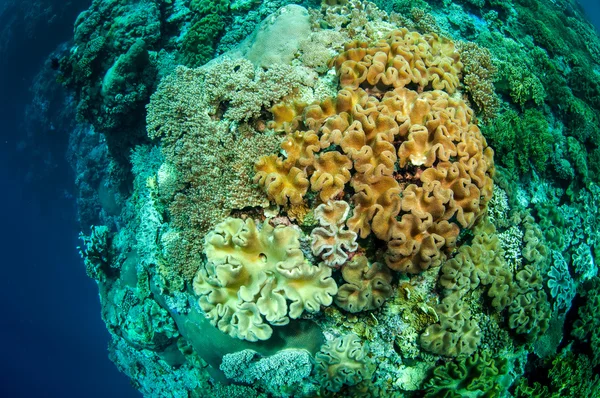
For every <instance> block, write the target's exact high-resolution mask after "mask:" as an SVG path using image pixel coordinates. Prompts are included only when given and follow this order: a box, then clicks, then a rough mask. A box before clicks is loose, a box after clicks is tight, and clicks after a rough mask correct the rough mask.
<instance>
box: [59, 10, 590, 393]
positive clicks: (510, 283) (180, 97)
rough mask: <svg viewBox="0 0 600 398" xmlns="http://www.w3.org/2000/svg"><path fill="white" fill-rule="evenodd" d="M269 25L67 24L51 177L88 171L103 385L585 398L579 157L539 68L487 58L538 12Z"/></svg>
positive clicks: (339, 17)
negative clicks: (69, 123)
mask: <svg viewBox="0 0 600 398" xmlns="http://www.w3.org/2000/svg"><path fill="white" fill-rule="evenodd" d="M157 3H160V2H157ZM288 3H289V2H286V1H273V2H258V3H257V2H244V1H233V2H229V1H206V2H202V1H196V0H193V1H180V2H173V3H170V2H169V3H168V4H161V5H160V7H159V4H155V2H154V1H153V0H144V1H142V2H140V3H139V4H137V5H132V4H128V5H124V6H119V5H117V4H112V3H110V4H109V2H107V1H95V2H94V3H93V5H92V7H91V8H90V10H88V11H86V15H87V16H88V17H90V16H95V18H88V19H86V20H85V21H84V20H82V19H80V20H78V24H77V29H76V33H77V34H76V39H77V38H78V37H79V38H80V39H81V38H83V37H85V38H86V40H85V41H86V42H87V44H86V43H84V42H83V39H82V40H81V42H78V43H77V44H78V46H79V47H74V48H73V49H71V51H70V53H69V54H68V55H66V56H65V57H64V58H63V59H62V60H61V65H62V69H61V70H62V79H63V80H64V82H65V83H66V84H67V85H68V86H69V87H71V88H75V89H76V90H78V91H77V94H78V102H79V109H78V110H79V111H80V116H81V118H82V119H83V120H85V121H87V122H88V123H90V124H91V125H92V126H93V128H92V129H91V130H89V129H88V130H85V129H83V128H82V129H81V130H82V131H81V132H79V134H80V138H78V139H76V140H73V142H74V144H73V145H74V146H75V148H74V149H73V151H74V152H75V153H77V151H79V153H87V152H90V151H91V150H93V151H92V152H91V153H95V154H98V158H99V159H97V160H96V161H95V162H91V161H89V162H88V163H87V164H84V165H80V167H82V168H87V169H94V168H97V169H98V170H97V171H95V172H94V173H97V175H98V176H95V177H94V178H95V180H92V179H91V178H92V177H89V178H88V180H89V181H88V182H87V184H88V185H89V184H92V182H90V181H95V182H94V183H95V184H98V186H99V187H98V190H97V194H95V196H94V198H91V199H87V201H84V200H83V198H80V207H82V208H85V207H86V206H87V207H92V206H93V203H96V206H99V207H102V209H103V210H102V212H101V216H100V218H96V219H94V218H91V217H90V218H87V219H82V222H84V223H86V222H87V223H92V222H93V223H96V224H98V223H102V224H103V226H100V227H98V226H96V227H92V232H91V234H90V235H82V239H83V245H82V247H81V248H80V251H81V254H82V256H83V257H84V260H85V265H86V270H87V271H88V274H89V275H90V277H92V278H94V279H95V280H96V281H97V282H98V285H99V288H100V297H101V303H102V316H103V319H104V321H105V322H106V324H107V326H108V328H109V331H110V332H111V336H112V341H111V343H110V347H109V349H110V355H111V359H112V360H113V361H114V362H115V364H116V365H117V366H118V367H119V369H120V370H122V371H123V372H124V373H126V374H127V375H128V376H129V377H131V378H132V379H133V380H134V381H135V385H136V387H137V388H138V389H140V391H142V392H143V393H144V394H145V395H148V396H165V394H167V395H168V394H170V395H172V396H177V397H179V396H182V397H183V396H185V397H188V396H198V397H201V396H211V397H219V396H241V395H242V394H243V395H246V396H250V397H255V396H256V397H258V396H281V397H291V396H294V397H313V396H357V397H358V396H373V397H375V396H378V397H380V396H386V397H387V396H389V397H396V396H397V397H403V396H423V395H425V396H430V397H437V396H503V395H505V394H507V393H508V392H510V394H513V395H515V396H540V395H539V394H547V395H548V396H581V395H578V394H586V393H587V392H590V391H595V388H597V387H598V384H600V382H599V381H598V378H597V377H596V376H595V377H592V376H590V375H591V374H592V372H593V369H594V367H595V366H599V365H600V363H599V362H598V357H600V353H599V352H600V347H598V344H599V341H600V339H599V337H598V333H595V330H597V328H595V326H594V325H595V323H597V322H595V318H594V316H593V314H594V311H596V310H597V309H598V308H597V307H598V306H597V301H598V300H597V297H598V294H599V293H598V286H597V285H598V283H597V278H598V277H597V266H596V264H595V257H596V255H597V253H598V252H599V251H600V244H599V241H598V238H597V237H596V236H597V233H596V229H597V228H596V225H597V224H596V223H597V221H598V218H599V216H600V214H598V212H597V210H596V209H594V208H592V207H591V204H592V203H593V200H597V199H598V196H599V194H600V189H599V188H598V186H597V185H596V182H597V181H596V178H595V167H596V166H595V163H594V162H595V155H594V153H595V152H594V151H595V149H594V148H592V149H586V148H587V147H586V143H587V141H586V140H588V136H585V137H579V136H577V135H576V134H577V133H576V132H575V131H574V130H570V129H569V126H568V125H567V124H566V122H565V124H563V122H561V120H560V117H561V112H571V111H566V110H565V109H563V108H560V109H558V108H557V109H555V108H553V107H552V104H553V103H552V102H550V103H548V104H547V105H546V104H545V102H544V101H545V98H546V97H542V96H540V95H541V94H540V89H539V88H540V87H542V86H543V85H542V83H540V80H539V79H542V78H543V76H542V75H541V74H540V76H536V75H535V74H534V72H533V70H534V69H533V68H530V67H528V65H529V63H530V62H538V63H539V62H542V61H543V62H545V63H548V64H549V65H550V66H548V68H553V69H551V70H552V71H553V72H552V73H556V76H555V80H560V79H561V78H562V77H561V76H562V74H564V73H567V72H565V70H560V69H557V68H558V67H559V65H558V64H559V62H558V57H559V55H560V54H558V53H557V54H553V53H552V51H559V50H558V49H556V48H555V47H553V48H552V50H551V49H549V48H548V49H546V47H544V45H545V44H547V43H541V42H537V40H539V38H538V37H537V36H535V35H534V36H533V38H534V39H535V40H536V42H535V43H534V42H532V40H531V36H530V35H531V34H532V33H531V32H530V31H528V30H527V29H524V30H523V31H515V33H514V34H513V37H515V39H508V38H506V37H505V36H504V35H503V34H502V33H501V32H504V31H505V30H506V29H509V28H513V25H512V24H516V21H521V19H522V15H525V13H526V12H529V11H528V10H531V9H534V8H540V7H546V6H543V5H542V4H541V3H540V4H538V3H537V2H535V1H528V2H524V1H521V0H518V1H516V2H515V4H514V5H513V6H511V7H508V6H506V4H505V3H502V4H499V3H498V2H493V1H489V2H488V1H481V2H475V1H466V0H465V1H461V2H457V3H455V4H446V2H439V3H440V4H438V2H437V1H431V2H424V1H423V2H417V3H415V4H413V5H409V2H405V1H394V2H390V4H387V3H385V4H383V3H382V4H381V7H382V9H379V8H378V7H377V5H376V4H373V3H369V2H363V1H358V0H354V1H348V2H346V1H342V2H338V1H324V2H323V3H322V4H312V2H310V1H309V2H305V3H302V6H300V5H295V4H288ZM442 3H443V4H442ZM497 3H498V4H497ZM563 3H564V4H563ZM563 3H561V4H562V5H563V6H564V7H562V8H561V9H562V10H563V11H565V10H570V12H572V13H573V15H575V17H571V18H573V20H572V21H571V20H570V23H572V24H574V26H575V25H576V26H577V28H578V29H580V30H582V31H586V29H588V30H589V29H591V28H590V27H589V26H587V25H586V24H585V23H584V21H582V20H581V18H582V17H581V15H580V14H578V11H577V10H574V9H572V8H568V7H567V5H568V4H569V3H568V2H567V1H564V2H563ZM143 7H148V8H147V9H149V10H153V13H152V14H144V17H142V16H141V15H142V14H140V12H138V11H139V9H142V8H143ZM557 7H558V6H557ZM385 8H387V10H386V11H384V10H383V9H385ZM444 10H445V11H444ZM543 10H544V13H546V14H548V15H550V14H551V12H552V7H550V8H543ZM565 12H566V11H565ZM494 13H495V14H494ZM499 14H502V15H503V16H505V17H506V18H507V21H508V22H505V23H503V22H501V21H500V17H499V16H498V15H499ZM546 14H544V15H546ZM108 15H111V16H115V21H118V23H117V22H115V25H114V26H113V27H111V28H110V29H108V31H106V29H107V28H106V24H104V23H100V22H101V21H102V19H103V18H106V17H107V16H108ZM478 15H479V16H480V17H478ZM494 15H496V17H495V18H494ZM548 15H546V16H547V17H548ZM576 17H577V18H579V19H577V18H576ZM548 18H550V17H548ZM148 19H152V21H148ZM94 21H95V22H94ZM260 21H262V22H260ZM551 21H552V19H551V18H550V19H549V20H548V21H547V22H548V25H550V22H551ZM521 22H522V21H521ZM534 22H535V21H534ZM532 23H533V22H532ZM469 24H470V25H469ZM458 25H460V28H458V29H455V27H457V26H458ZM519 26H521V28H522V25H519ZM144 27H145V28H144ZM150 27H152V29H150ZM544 27H545V28H546V29H549V27H547V26H544ZM209 28H210V29H209ZM538 28H539V29H541V28H540V27H539V26H538ZM515 29H516V28H515ZM531 29H532V28H531ZM473 31H475V32H476V33H477V34H474V33H473ZM169 32H170V33H169ZM536 32H538V31H537V30H536ZM540 32H542V33H543V31H540ZM538 33H539V32H538ZM592 33H593V32H592ZM540 34H541V33H540ZM171 35H172V36H171ZM107 37H109V38H112V41H110V42H108V41H106V38H107ZM544 37H545V36H544ZM586 37H587V36H586ZM103 40H104V41H103ZM468 40H472V41H468ZM590 40H595V43H597V42H598V38H597V37H595V36H594V37H591V38H590ZM492 42H493V43H495V44H493V45H492ZM91 43H96V44H94V46H93V47H92V46H91ZM111 43H112V44H111ZM115 43H116V44H115ZM109 44H110V45H109ZM486 46H487V47H489V48H486ZM589 46H591V45H588V47H589ZM598 48H600V47H598ZM546 50H547V51H548V52H546ZM510 51H513V52H514V53H515V55H514V57H515V59H514V60H512V59H511V58H510V57H509V56H507V52H510ZM578 51H579V52H578V56H579V57H580V59H578V60H577V62H580V63H585V62H587V63H586V64H585V65H588V66H590V70H589V74H591V75H592V76H595V77H588V79H591V80H594V79H597V80H599V81H600V78H598V74H599V73H600V65H599V64H598V59H597V58H594V57H595V56H597V54H596V55H592V56H589V54H590V53H593V52H592V51H591V50H590V48H586V49H580V48H578ZM519 56H521V57H523V58H518V57H519ZM528 56H529V57H536V61H528V60H526V59H527V57H528ZM211 59H212V60H211ZM209 60H211V61H210V62H208V63H206V64H204V63H205V62H207V61H209ZM573 62H576V61H573ZM202 64H204V65H203V66H200V67H198V65H202ZM512 64H514V65H517V66H516V67H517V68H521V71H520V72H519V73H520V74H521V75H523V76H524V75H527V76H525V77H523V80H522V83H523V84H526V83H525V82H529V83H527V84H530V83H531V82H538V83H539V85H537V86H535V85H534V86H535V87H538V89H536V90H534V89H533V88H531V90H532V91H531V93H530V94H531V95H532V97H531V98H529V97H527V95H528V94H527V93H528V91H527V88H526V87H521V88H519V91H518V92H519V93H520V94H518V95H517V94H516V92H517V91H516V90H517V88H516V85H517V83H518V82H517V81H510V82H509V83H510V84H508V85H505V84H504V83H505V82H504V80H503V79H505V78H506V77H507V76H508V75H510V76H513V78H514V79H516V78H515V77H514V76H515V74H516V72H515V71H514V70H513V69H511V68H512V67H515V66H514V65H512ZM521 64H523V65H521ZM84 66H85V67H84ZM82 68H83V69H82ZM594 68H596V69H594ZM557 70H558V71H557ZM548 73H550V72H548ZM498 75H500V76H498ZM544 76H545V75H544ZM536 79H537V80H536ZM563 80H564V84H565V86H567V80H566V79H564V78H563ZM531 84H533V83H531ZM541 90H543V88H541ZM552 90H554V91H552ZM552 90H551V89H550V87H548V88H546V92H547V94H546V95H552V94H551V93H552V92H557V91H559V92H561V93H562V91H560V90H557V89H554V88H553V89H552ZM590 90H593V86H592V88H590ZM569 92H570V93H571V91H569ZM535 93H537V94H535ZM573 93H574V94H573ZM573 93H571V94H570V95H571V97H569V98H570V99H569V101H571V102H572V103H573V104H579V105H577V106H579V107H580V108H578V109H581V110H582V112H584V113H585V112H587V113H589V114H594V112H598V111H600V110H599V109H596V108H590V107H593V106H596V105H594V104H593V103H591V104H589V105H582V104H581V103H582V102H584V98H585V95H588V94H589V93H583V92H580V91H577V90H574V91H573ZM599 94H600V93H599ZM561 95H562V94H561ZM534 97H535V98H534ZM146 102H147V105H146V118H145V120H144V119H143V118H142V119H141V120H140V119H135V117H134V116H135V114H143V105H144V104H145V103H146ZM140 105H141V106H142V107H140ZM573 106H575V105H573ZM570 109H571V108H570ZM521 112H522V117H520V113H521ZM562 116H564V117H565V118H566V119H568V118H569V116H566V115H562ZM583 117H584V118H585V117H586V116H583ZM596 117H597V114H596ZM534 119H535V120H534ZM566 119H565V120H566ZM128 129H129V130H130V131H131V133H128V132H127V130H128ZM530 130H531V131H530ZM140 131H142V132H146V133H147V137H144V136H143V135H142V134H141V133H140ZM563 131H564V133H563ZM99 134H102V135H103V136H104V137H106V140H103V139H96V140H94V139H91V138H90V137H94V136H96V137H100V136H99ZM488 134H489V135H490V139H489V140H486V136H488ZM511 134H512V135H513V136H512V137H509V136H510V135H511ZM587 134H592V135H593V134H595V133H594V132H589V131H588V132H587ZM74 135H75V133H74ZM514 135H521V136H523V138H522V139H521V138H518V137H514ZM534 136H535V137H534ZM599 136H600V134H599ZM503 139H512V140H513V141H512V142H513V143H512V144H510V145H508V144H506V143H503V142H502V140H503ZM544 140H546V142H544ZM552 140H554V141H555V142H556V144H554V147H553V146H552V145H553V144H552V142H548V141H552ZM92 141H93V143H92ZM540 141H541V142H540ZM492 144H493V145H492ZM94 145H95V147H93V146H94ZM494 145H498V147H499V148H500V149H501V151H502V156H501V157H498V156H496V158H494V150H493V149H492V148H493V147H494ZM102 148H104V149H102ZM577 151H578V152H577ZM563 152H564V153H565V154H566V155H565V156H564V157H563V158H561V157H560V156H561V154H562V153H563ZM100 154H101V155H100ZM127 159H129V161H130V162H131V166H129V164H128V163H127ZM551 167H553V168H555V169H560V170H562V173H563V174H564V173H566V175H569V176H572V177H571V179H572V182H571V183H570V185H568V187H567V185H566V184H565V181H564V179H562V177H561V174H560V173H558V174H557V173H552V172H551V171H550V168H551ZM583 167H585V171H582V172H581V173H578V174H575V172H574V171H573V169H574V168H583ZM569 170H571V171H573V173H572V174H569ZM87 173H88V176H89V175H94V173H91V172H90V171H89V170H88V171H87ZM553 176H554V177H553ZM79 183H80V184H84V180H83V178H82V181H79ZM88 191H89V189H88ZM82 212H83V210H82ZM89 212H90V213H91V212H92V211H91V210H90V211H89ZM570 318H573V319H576V321H575V322H574V323H573V322H566V320H567V319H570ZM569 324H573V326H569ZM571 329H572V330H571ZM586 349H588V350H589V351H590V352H592V355H586V354H584V352H585V351H586ZM532 358H536V359H535V360H534V359H532ZM563 363H564V366H567V367H569V366H571V367H575V366H577V367H579V369H580V371H578V372H574V373H573V374H568V373H564V372H563V373H560V370H558V369H560V366H561V364H563ZM534 366H538V367H545V368H547V369H549V370H550V371H551V372H554V373H555V374H556V378H557V380H552V383H550V384H544V383H543V382H544V381H543V380H537V379H535V378H533V377H530V369H532V368H533V367H534ZM571 378H577V379H576V380H575V381H574V380H572V379H571ZM536 394H537V395H536ZM553 394H554V395H553ZM557 394H558V395H557ZM561 394H562V395H561ZM569 394H571V395H569ZM588 395H589V394H588Z"/></svg>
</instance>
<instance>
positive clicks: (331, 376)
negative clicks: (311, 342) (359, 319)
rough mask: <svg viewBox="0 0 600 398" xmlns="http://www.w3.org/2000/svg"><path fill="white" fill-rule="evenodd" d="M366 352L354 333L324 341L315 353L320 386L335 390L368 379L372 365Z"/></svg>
mask: <svg viewBox="0 0 600 398" xmlns="http://www.w3.org/2000/svg"><path fill="white" fill-rule="evenodd" d="M367 352H368V351H367V347H366V346H365V345H363V344H362V342H361V340H360V338H359V337H358V336H357V335H355V334H348V335H345V336H342V337H338V338H336V339H334V340H332V341H330V342H328V343H325V344H324V345H323V347H321V350H320V351H319V352H317V353H316V354H315V359H316V367H315V369H316V372H317V378H318V380H319V381H320V383H321V385H322V387H323V388H324V389H327V390H329V391H332V392H337V391H339V390H340V389H341V388H342V386H343V385H349V386H353V385H356V384H358V383H359V382H361V381H362V380H366V379H369V378H370V377H371V374H372V373H373V367H372V363H371V359H370V358H369V356H368V355H367Z"/></svg>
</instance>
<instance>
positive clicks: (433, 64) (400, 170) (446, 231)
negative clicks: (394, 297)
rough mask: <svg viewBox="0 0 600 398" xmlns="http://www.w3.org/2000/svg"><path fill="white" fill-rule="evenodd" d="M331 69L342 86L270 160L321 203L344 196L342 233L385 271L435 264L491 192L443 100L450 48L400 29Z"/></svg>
mask: <svg viewBox="0 0 600 398" xmlns="http://www.w3.org/2000/svg"><path fill="white" fill-rule="evenodd" d="M333 65H334V66H335V68H336V70H337V71H338V76H339V77H340V86H341V87H342V88H341V90H340V91H339V92H338V95H337V96H336V97H335V98H329V99H327V100H325V101H322V102H321V103H317V104H313V105H310V106H308V107H306V109H305V111H304V115H303V118H302V120H300V123H298V129H297V131H293V132H292V133H290V134H288V136H287V137H286V139H285V140H284V144H282V148H283V149H284V150H285V152H286V154H287V159H279V163H281V164H282V165H284V166H285V167H288V168H289V173H292V170H293V171H294V173H295V174H294V175H293V176H292V177H294V178H296V179H298V176H299V175H302V176H308V178H310V183H311V186H312V189H313V191H319V192H320V193H319V199H320V201H321V202H323V203H325V202H327V201H328V200H330V199H333V198H335V197H337V198H341V197H342V196H343V195H344V194H345V195H346V196H345V198H344V199H345V200H346V201H348V202H350V203H351V204H352V205H353V206H354V209H353V212H352V215H351V217H350V218H349V219H348V221H347V225H348V228H350V229H351V230H352V231H354V232H355V233H356V234H358V235H359V236H360V237H361V238H367V237H368V236H369V235H371V234H373V235H374V236H375V237H376V238H377V239H380V240H382V241H385V242H387V253H386V256H385V257H386V263H387V265H388V266H389V267H390V268H391V269H394V270H397V271H402V272H411V273H416V272H420V271H421V270H423V269H427V268H429V267H433V266H438V265H439V264H440V263H441V262H442V261H443V260H444V259H445V257H446V254H447V253H448V252H449V251H450V250H451V249H452V248H453V247H454V246H455V244H456V238H457V236H458V234H459V232H460V229H461V228H470V227H472V226H473V225H474V224H475V222H476V221H477V220H478V219H479V218H480V217H481V216H482V214H483V213H484V211H485V209H486V206H487V202H488V201H489V200H490V198H491V194H492V188H493V181H492V178H491V177H492V174H493V172H494V162H493V151H492V150H491V148H489V147H488V146H487V143H486V141H485V138H484V137H483V135H482V134H481V131H480V130H479V128H478V127H477V126H476V125H475V124H474V116H473V111H472V110H471V109H470V108H469V107H468V105H467V104H466V103H465V102H464V101H463V100H461V99H459V98H456V97H452V96H450V94H451V93H453V92H454V91H455V90H456V88H457V85H458V83H459V78H460V71H461V68H462V64H461V63H460V61H459V59H458V54H457V53H456V52H455V51H454V45H453V43H452V42H450V41H449V40H446V39H443V38H440V37H438V36H436V35H425V36H422V35H420V34H418V33H416V32H408V31H407V30H406V29H403V30H400V31H396V32H392V33H391V34H390V35H389V36H388V38H387V39H385V40H383V41H381V42H379V43H377V44H375V45H373V46H367V45H365V44H364V43H358V42H354V43H350V44H349V45H348V46H346V49H345V51H344V52H343V53H341V54H340V55H339V56H338V57H337V58H335V59H334V60H333ZM408 84H411V85H416V86H417V88H418V90H417V91H414V90H411V89H409V88H408V87H405V86H406V85H408ZM302 126H304V127H302ZM303 128H304V129H306V131H302V129H303ZM268 159H269V160H268V161H261V162H262V163H261V162H259V163H258V164H257V171H259V173H260V172H261V170H262V169H264V168H265V166H264V165H263V163H265V162H266V163H269V164H272V163H273V162H275V164H279V163H277V162H276V161H274V160H273V159H272V157H268ZM259 169H260V170H259ZM282 172H285V170H284V169H282V168H281V167H280V168H279V169H277V171H276V173H282ZM274 173H275V172H274ZM302 173H306V174H302ZM277 175H278V174H277ZM300 180H301V179H300ZM259 181H261V182H262V181H263V180H262V179H260V178H259ZM265 181H266V180H265ZM348 182H349V183H350V184H349V185H350V187H351V189H347V188H346V187H347V184H348ZM273 183H277V184H279V185H278V186H276V187H274V188H273V187H271V186H270V184H273ZM305 185H306V184H305V183H304V185H303V184H300V186H299V187H300V188H302V187H304V186H305ZM264 186H265V187H266V190H267V194H269V192H271V194H269V195H270V197H271V196H274V195H275V192H276V191H277V190H278V189H279V188H278V187H279V186H284V185H283V184H282V183H281V182H280V181H279V179H277V178H273V179H271V180H268V181H266V182H265V183H264ZM300 191H301V190H300ZM288 192H289V191H288ZM302 195H303V194H302ZM289 197H290V202H291V201H292V197H291V196H289ZM284 199H285V198H284ZM296 199H297V197H296V196H294V200H296ZM281 202H285V200H282V199H281V198H280V197H279V202H277V203H281ZM315 204H316V203H315Z"/></svg>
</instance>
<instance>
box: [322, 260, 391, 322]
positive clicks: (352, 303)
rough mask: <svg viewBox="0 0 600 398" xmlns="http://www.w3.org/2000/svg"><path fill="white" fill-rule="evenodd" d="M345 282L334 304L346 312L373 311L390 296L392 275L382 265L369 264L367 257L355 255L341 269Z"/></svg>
mask: <svg viewBox="0 0 600 398" xmlns="http://www.w3.org/2000/svg"><path fill="white" fill-rule="evenodd" d="M342 277H343V278H344V280H345V281H346V283H345V284H343V285H342V286H340V288H339V289H338V294H337V295H336V296H335V299H334V300H335V304H336V305H337V306H339V307H341V308H343V309H344V310H346V311H348V312H360V311H365V310H374V309H376V308H379V307H381V306H382V305H383V303H384V302H385V300H386V299H387V298H389V297H390V296H391V295H392V286H391V282H392V275H391V273H390V270H389V269H388V268H387V267H386V266H385V265H383V264H380V263H373V264H369V261H368V260H367V257H366V256H364V255H356V256H354V257H353V258H352V260H351V261H350V262H348V263H347V264H346V265H344V266H343V268H342Z"/></svg>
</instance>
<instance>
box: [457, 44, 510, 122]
mask: <svg viewBox="0 0 600 398" xmlns="http://www.w3.org/2000/svg"><path fill="white" fill-rule="evenodd" d="M456 47H457V50H458V52H459V53H460V59H461V61H462V62H463V64H464V68H463V72H464V75H465V76H464V82H465V87H466V89H467V92H468V93H469V94H470V96H471V98H472V99H473V102H475V105H477V108H478V109H479V111H480V112H481V113H482V115H483V119H484V120H491V119H492V118H493V117H495V116H496V114H497V112H498V110H499V107H500V101H499V100H498V96H497V95H496V92H495V90H494V78H495V75H496V72H497V68H496V66H495V65H494V64H493V62H492V54H491V53H490V51H489V50H488V49H487V48H482V47H480V46H478V45H477V44H475V43H473V42H460V41H459V42H458V43H457V44H456Z"/></svg>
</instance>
